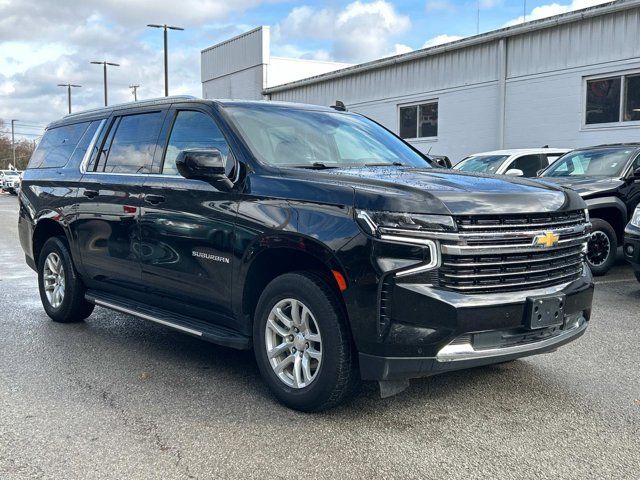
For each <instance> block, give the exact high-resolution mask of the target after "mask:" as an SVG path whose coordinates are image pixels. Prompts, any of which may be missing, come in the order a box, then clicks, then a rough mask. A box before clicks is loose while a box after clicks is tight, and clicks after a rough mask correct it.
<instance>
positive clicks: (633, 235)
mask: <svg viewBox="0 0 640 480" xmlns="http://www.w3.org/2000/svg"><path fill="white" fill-rule="evenodd" d="M622 251H623V252H624V258H625V259H626V260H627V261H628V262H629V263H630V264H631V266H632V267H633V269H634V270H635V271H636V272H640V228H638V227H635V226H633V225H627V228H626V229H625V231H624V246H623V247H622Z"/></svg>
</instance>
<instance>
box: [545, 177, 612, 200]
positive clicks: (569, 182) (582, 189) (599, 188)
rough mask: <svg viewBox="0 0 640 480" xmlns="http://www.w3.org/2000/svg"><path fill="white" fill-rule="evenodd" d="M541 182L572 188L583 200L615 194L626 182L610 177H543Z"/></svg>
mask: <svg viewBox="0 0 640 480" xmlns="http://www.w3.org/2000/svg"><path fill="white" fill-rule="evenodd" d="M539 181H541V182H546V183H548V184H553V185H562V186H563V187H567V188H571V189H572V190H575V191H576V192H578V193H579V194H580V196H581V197H583V198H587V197H591V196H595V195H602V194H607V193H611V192H615V191H616V190H617V189H618V188H619V187H621V186H622V185H624V180H622V179H620V178H610V177H588V176H585V177H582V176H574V177H542V178H541V179H540V180H539Z"/></svg>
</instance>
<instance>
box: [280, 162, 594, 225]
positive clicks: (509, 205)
mask: <svg viewBox="0 0 640 480" xmlns="http://www.w3.org/2000/svg"><path fill="white" fill-rule="evenodd" d="M282 173H283V177H281V179H280V180H281V181H283V182H285V184H287V183H288V182H287V179H289V180H291V181H294V182H295V183H296V184H297V185H296V186H295V187H294V186H293V185H292V184H288V185H282V187H283V188H286V189H287V190H288V191H289V193H293V192H294V191H295V192H296V193H298V194H299V195H301V196H302V197H303V198H301V200H302V199H304V197H308V198H309V200H312V198H310V196H313V197H316V195H315V194H312V193H310V192H318V190H322V191H324V192H327V193H326V197H327V198H332V199H333V200H334V201H340V200H339V199H340V198H344V195H340V193H344V192H340V190H341V189H343V188H346V187H350V188H352V189H353V190H354V191H355V194H354V201H353V203H354V206H355V207H356V208H361V209H369V210H383V211H396V212H411V213H432V214H445V215H446V214H452V215H469V214H487V215H491V214H505V213H511V214H516V213H538V212H552V211H561V210H578V209H582V208H586V205H585V204H584V202H583V201H582V200H581V199H580V197H579V196H578V195H577V194H576V193H575V192H572V191H570V190H567V189H564V188H562V187H560V186H556V185H551V184H542V183H539V182H536V181H533V180H527V179H515V178H512V177H504V176H492V175H484V174H476V173H469V172H461V171H458V170H447V169H439V168H438V169H436V168H426V169H418V168H411V167H366V168H341V169H326V170H305V169H283V170H282ZM296 180H302V181H303V182H301V183H298V182H297V181H296ZM299 189H300V190H299ZM329 192H334V194H333V196H332V194H331V193H329ZM295 196H298V195H295ZM316 198H317V197H316Z"/></svg>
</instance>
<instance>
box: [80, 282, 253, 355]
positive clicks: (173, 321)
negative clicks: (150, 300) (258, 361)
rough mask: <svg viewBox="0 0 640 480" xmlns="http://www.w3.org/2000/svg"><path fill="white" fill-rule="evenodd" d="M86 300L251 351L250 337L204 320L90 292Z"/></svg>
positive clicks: (212, 340) (212, 341)
mask: <svg viewBox="0 0 640 480" xmlns="http://www.w3.org/2000/svg"><path fill="white" fill-rule="evenodd" d="M85 298H86V299H87V301H88V302H91V303H93V304H95V305H98V306H100V307H105V308H108V309H111V310H115V311H116V312H121V313H126V314H128V315H133V316H135V317H138V318H142V319H143V320H148V321H150V322H154V323H158V324H160V325H164V326H165V327H169V328H173V329H174V330H178V331H180V332H183V333H187V334H189V335H193V336H194V337H198V338H201V339H202V340H206V341H208V342H211V343H216V344H218V345H222V346H225V347H231V348H236V349H238V350H248V349H250V348H251V338H250V337H247V336H245V335H241V334H240V333H237V332H234V331H233V330H231V329H229V328H225V327H221V326H218V325H214V324H212V323H209V322H205V321H203V320H198V319H196V318H192V317H187V316H185V315H180V314H177V313H173V312H168V311H166V310H161V309H159V308H154V307H149V306H148V305H145V304H143V303H140V302H136V301H133V300H129V299H124V298H121V297H117V296H115V295H109V294H105V293H102V292H95V291H91V290H89V291H88V292H87V293H86V295H85Z"/></svg>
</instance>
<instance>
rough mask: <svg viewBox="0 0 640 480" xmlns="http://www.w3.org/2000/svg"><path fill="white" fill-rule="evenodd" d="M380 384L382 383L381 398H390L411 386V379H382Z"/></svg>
mask: <svg viewBox="0 0 640 480" xmlns="http://www.w3.org/2000/svg"><path fill="white" fill-rule="evenodd" d="M378 384H379V385H380V398H388V397H393V396H394V395H397V394H399V393H400V392H404V391H405V390H406V389H407V387H409V380H381V381H379V382H378Z"/></svg>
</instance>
